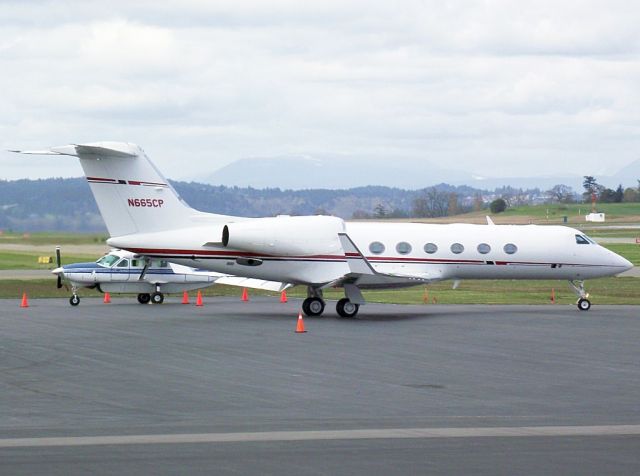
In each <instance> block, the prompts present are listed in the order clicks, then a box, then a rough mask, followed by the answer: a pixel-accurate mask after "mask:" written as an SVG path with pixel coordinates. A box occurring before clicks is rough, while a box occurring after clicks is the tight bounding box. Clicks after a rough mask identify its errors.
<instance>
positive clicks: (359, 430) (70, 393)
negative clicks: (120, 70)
mask: <svg viewBox="0 0 640 476" xmlns="http://www.w3.org/2000/svg"><path fill="white" fill-rule="evenodd" d="M178 302H179V299H170V300H169V302H166V303H165V304H163V305H160V306H153V305H144V306H143V305H139V304H137V303H136V302H134V300H133V299H131V298H122V299H119V298H115V299H114V300H113V303H112V304H102V302H101V301H100V300H98V299H83V300H82V303H81V304H80V306H78V307H77V308H72V307H70V306H69V305H68V302H67V300H59V299H43V300H31V301H30V307H29V308H27V309H22V308H20V307H19V301H18V300H0V474H2V475H13V474H25V475H26V474H28V475H34V474H47V475H68V474H190V475H191V474H262V475H264V474H273V475H287V474H296V475H300V474H331V475H333V474H363V475H364V474H367V475H372V474H563V475H566V474H639V473H640V345H639V340H640V307H638V306H598V305H597V304H594V306H593V307H592V309H591V310H590V311H589V312H580V311H578V310H577V309H576V308H575V307H574V306H559V305H546V306H465V305H424V306H396V305H378V304H368V305H366V306H365V307H363V308H362V309H361V315H360V318H359V319H352V320H349V319H347V320H344V319H339V318H337V317H336V315H335V310H334V303H329V305H328V306H327V311H326V314H325V317H323V318H306V319H305V325H306V329H307V331H308V332H307V333H305V334H296V333H294V330H295V327H296V318H297V313H298V309H299V307H300V301H298V300H291V301H290V302H289V303H287V304H281V303H279V302H278V301H277V299H271V298H252V299H251V301H250V302H248V303H244V302H241V301H240V300H239V299H231V298H216V299H207V300H205V305H204V307H195V306H193V305H189V306H186V305H181V304H179V303H178Z"/></svg>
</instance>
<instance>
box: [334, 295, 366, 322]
mask: <svg viewBox="0 0 640 476" xmlns="http://www.w3.org/2000/svg"><path fill="white" fill-rule="evenodd" d="M358 309H360V304H354V303H352V302H351V301H350V300H349V298H346V297H345V298H342V299H340V300H339V301H338V303H337V304H336V312H337V313H338V315H339V316H340V317H355V316H356V314H358Z"/></svg>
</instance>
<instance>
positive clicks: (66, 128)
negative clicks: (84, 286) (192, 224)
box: [0, 0, 640, 179]
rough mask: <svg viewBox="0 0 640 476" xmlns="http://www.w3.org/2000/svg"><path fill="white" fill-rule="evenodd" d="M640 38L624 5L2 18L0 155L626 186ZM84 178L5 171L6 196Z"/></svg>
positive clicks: (61, 10)
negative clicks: (356, 169)
mask: <svg viewBox="0 0 640 476" xmlns="http://www.w3.org/2000/svg"><path fill="white" fill-rule="evenodd" d="M638 25H640V3H638V2H631V1H612V0H607V1H586V0H585V1H565V0H561V1H558V0H553V1H528V2H517V1H469V2H464V1H443V0H440V1H396V2H390V1H388V0H387V1H362V2H359V1H345V0H340V1H333V0H320V1H315V0H307V1H300V0H292V1H288V0H287V1H280V0H269V1H257V0H254V1H242V0H232V1H221V0H216V1H211V2H199V1H188V0H180V1H175V2H173V1H148V2H147V1H135V2H132V1H122V2H120V1H110V2H91V1H77V2H74V1H56V2H53V1H52V2H40V1H17V2H7V1H0V147H1V148H2V149H3V150H4V149H12V148H42V147H47V146H53V145H62V144H66V143H79V142H90V141H101V140H122V141H128V142H135V143H138V144H139V145H141V146H142V147H143V148H144V149H145V150H146V151H147V153H148V154H149V155H150V156H151V158H152V159H153V160H154V161H155V162H156V163H157V164H158V165H159V166H160V168H161V169H162V171H163V172H164V173H165V175H166V176H168V177H170V178H174V179H195V178H197V177H198V175H204V174H209V173H210V172H212V171H214V170H215V169H218V168H220V167H222V166H223V165H226V164H228V163H230V162H232V161H234V160H237V159H240V158H245V157H272V156H280V155H287V156H296V155H305V156H314V157H323V156H325V155H326V156H328V157H332V158H333V159H332V160H336V161H338V160H339V157H341V156H349V157H356V158H360V159H362V160H363V164H365V165H364V166H366V161H371V160H375V161H385V160H394V159H398V158H403V159H411V160H415V161H425V160H426V161H433V162H437V163H439V164H441V165H444V166H446V167H449V168H458V169H466V170H468V171H471V172H473V173H475V174H478V175H484V176H513V175H541V174H545V175H549V174H556V173H557V174H563V175H566V174H578V175H585V174H596V175H597V174H600V173H607V172H615V171H617V170H618V169H619V168H621V167H622V166H624V165H626V164H628V163H629V162H632V161H633V160H635V159H637V158H640V61H639V52H640V34H638V28H639V26H638ZM336 166H337V167H338V164H336ZM336 171H337V173H338V172H339V169H338V168H337V169H336ZM408 173H410V171H408ZM81 174H82V171H81V169H80V166H79V164H78V163H77V161H76V160H75V159H72V158H53V157H33V156H15V155H11V154H9V153H5V152H2V153H1V154H0V178H4V179H14V178H21V177H48V176H53V175H55V176H79V175H81Z"/></svg>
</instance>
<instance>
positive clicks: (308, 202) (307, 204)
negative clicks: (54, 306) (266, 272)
mask: <svg viewBox="0 0 640 476" xmlns="http://www.w3.org/2000/svg"><path fill="white" fill-rule="evenodd" d="M172 184H173V185H174V187H175V188H176V190H177V191H178V193H179V194H180V195H181V196H182V198H184V200H185V201H186V202H187V203H188V204H189V205H191V206H192V207H194V208H196V209H198V210H202V211H206V212H213V213H220V214H225V215H236V216H248V217H259V216H274V215H277V214H290V215H312V214H331V215H335V216H340V217H343V218H351V217H352V216H353V215H354V213H357V214H360V215H361V216H365V215H367V214H373V213H374V212H375V210H376V209H377V208H378V209H380V207H382V208H383V209H384V211H385V212H386V213H392V212H396V213H398V214H400V215H401V214H403V213H408V212H409V211H410V210H411V208H412V206H413V202H414V200H415V199H416V198H417V197H419V196H421V195H422V194H423V193H424V191H422V190H401V189H398V188H391V187H378V186H375V187H374V186H368V187H358V188H352V189H347V190H327V189H314V190H295V191H294V190H280V189H274V188H270V189H262V190H260V189H255V188H240V187H226V186H214V185H208V184H202V183H195V182H173V181H172ZM438 190H439V191H441V192H455V193H456V194H457V195H458V197H459V198H460V200H461V201H462V200H463V199H464V198H465V197H467V198H468V197H471V200H472V199H473V197H474V196H475V194H477V193H487V192H481V191H478V190H475V189H472V188H470V187H466V186H459V187H454V186H450V185H445V184H441V185H439V186H438ZM3 229H4V230H16V231H82V232H94V231H97V232H102V231H105V227H104V223H103V221H102V218H101V216H100V214H99V213H98V208H97V206H96V203H95V200H94V198H93V195H92V194H91V190H90V189H89V185H88V184H87V181H86V180H85V179H84V178H66V179H62V178H55V179H42V180H26V179H24V180H13V181H1V180H0V230H3Z"/></svg>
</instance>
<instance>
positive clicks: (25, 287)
mask: <svg viewBox="0 0 640 476" xmlns="http://www.w3.org/2000/svg"><path fill="white" fill-rule="evenodd" d="M639 284H640V281H638V279H637V278H603V279H594V280H592V281H588V282H587V285H586V289H587V291H588V292H589V293H590V296H591V300H592V302H593V304H636V305H637V304H640V293H639V292H638V285H639ZM552 289H553V290H554V293H555V299H556V302H557V303H558V304H567V305H568V304H574V303H575V302H576V300H577V297H576V295H575V294H574V293H573V291H572V290H571V288H570V287H569V285H568V283H566V282H565V281H529V280H527V281H519V280H512V281H503V280H502V281H498V280H486V281H485V280H474V281H462V282H461V283H460V286H459V288H458V289H455V290H454V289H452V283H451V282H450V281H447V282H442V283H436V284H433V285H430V286H428V287H425V286H416V287H412V288H405V289H394V290H384V291H364V296H365V298H366V299H367V300H368V301H370V302H381V303H396V304H425V302H426V303H428V304H433V303H438V304H548V303H550V300H551V290H552ZM23 292H26V293H27V294H28V296H29V298H53V297H58V298H66V297H69V296H70V292H69V291H67V290H65V289H64V288H62V289H56V286H55V279H54V278H52V279H49V280H36V281H19V280H11V281H9V280H7V281H0V298H13V299H19V298H20V297H21V296H22V293H23ZM241 293H242V290H241V289H240V288H238V287H233V286H221V285H214V286H212V287H209V288H207V289H205V290H203V294H204V296H206V297H213V298H215V296H237V297H238V299H240V295H241ZM79 294H80V297H89V296H101V294H100V293H99V292H97V291H95V290H89V289H82V290H80V292H79ZM249 294H250V295H262V296H264V295H268V296H273V297H274V298H275V297H276V296H278V295H277V294H276V293H270V292H266V291H256V290H249ZM191 295H192V296H193V295H195V292H192V293H191ZM288 295H289V296H290V297H299V298H302V297H306V289H305V288H304V287H298V288H293V289H291V290H289V291H288ZM324 296H325V298H326V299H340V298H342V297H343V296H344V293H343V292H342V290H334V289H330V290H327V291H325V293H324ZM130 297H131V299H135V297H134V296H133V295H131V296H130Z"/></svg>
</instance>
